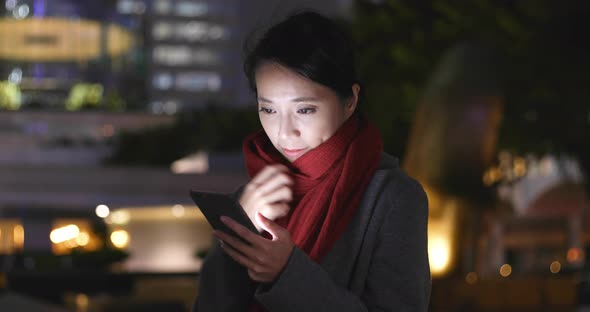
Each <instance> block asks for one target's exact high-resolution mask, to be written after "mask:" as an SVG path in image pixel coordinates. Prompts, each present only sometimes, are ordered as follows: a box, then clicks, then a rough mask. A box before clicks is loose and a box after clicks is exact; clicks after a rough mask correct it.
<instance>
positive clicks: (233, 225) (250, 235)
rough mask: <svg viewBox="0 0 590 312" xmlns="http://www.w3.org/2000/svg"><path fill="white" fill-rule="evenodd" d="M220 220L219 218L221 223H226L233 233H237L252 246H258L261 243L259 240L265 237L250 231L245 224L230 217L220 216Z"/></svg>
mask: <svg viewBox="0 0 590 312" xmlns="http://www.w3.org/2000/svg"><path fill="white" fill-rule="evenodd" d="M220 220H221V222H223V224H225V225H227V227H229V228H230V229H231V230H232V231H234V233H235V234H236V235H238V236H239V237H240V238H242V239H244V240H245V241H246V242H248V243H250V244H251V245H253V246H260V245H261V241H260V240H264V239H265V238H263V237H262V236H260V235H258V234H255V233H254V232H252V231H251V230H249V229H248V228H246V227H245V226H243V225H241V224H239V223H238V222H236V221H234V220H233V219H232V218H230V217H226V216H222V217H221V218H220Z"/></svg>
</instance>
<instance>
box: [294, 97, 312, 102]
mask: <svg viewBox="0 0 590 312" xmlns="http://www.w3.org/2000/svg"><path fill="white" fill-rule="evenodd" d="M291 101H292V102H317V101H319V99H318V98H317V97H313V96H305V97H298V98H294V99H293V100H291Z"/></svg>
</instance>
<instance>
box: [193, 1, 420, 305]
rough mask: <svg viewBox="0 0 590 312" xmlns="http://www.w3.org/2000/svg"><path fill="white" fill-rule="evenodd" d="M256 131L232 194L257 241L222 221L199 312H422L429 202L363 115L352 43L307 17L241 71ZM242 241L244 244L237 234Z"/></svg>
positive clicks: (267, 41)
mask: <svg viewBox="0 0 590 312" xmlns="http://www.w3.org/2000/svg"><path fill="white" fill-rule="evenodd" d="M244 67H245V72H246V75H247V77H248V79H249V82H250V85H251V87H252V89H253V90H254V91H255V93H256V96H257V99H258V110H259V117H260V122H261V124H262V128H263V129H262V130H260V131H258V132H256V133H254V134H252V135H250V136H249V137H247V138H246V139H245V141H244V146H243V149H244V154H245V159H246V166H247V169H248V173H249V175H250V176H251V177H252V179H251V180H250V182H249V183H248V184H246V185H245V186H244V187H243V188H242V189H241V190H240V191H238V192H237V193H236V194H235V195H236V198H237V199H239V202H240V204H241V205H242V207H243V209H244V210H245V211H246V213H247V214H248V216H249V217H250V219H251V220H252V222H253V223H254V224H255V225H256V226H257V228H258V230H259V231H261V233H262V234H263V235H257V234H255V233H253V232H249V230H247V229H246V228H245V227H243V226H241V225H239V224H237V223H236V222H233V220H231V219H228V218H222V221H223V222H224V223H225V224H226V225H227V226H228V227H229V228H231V229H232V230H233V231H234V232H235V233H236V236H232V235H230V234H228V233H222V232H219V231H216V232H215V236H216V237H217V238H218V239H219V240H220V242H221V243H220V244H219V246H215V247H214V248H213V250H212V251H211V252H210V254H209V256H208V257H207V259H206V261H205V263H204V265H203V268H202V271H201V276H200V293H199V297H198V300H197V303H196V305H195V308H196V309H197V310H198V311H200V312H203V311H426V310H427V307H428V301H429V295H430V271H429V268H428V256H427V246H426V245H427V238H426V224H427V214H428V211H427V210H428V208H427V201H426V197H425V194H424V192H423V190H422V187H421V186H420V185H419V184H418V183H417V182H416V181H414V180H413V179H411V178H409V177H408V176H406V175H405V174H404V173H403V172H402V171H401V170H400V168H399V167H398V165H397V160H396V159H395V158H393V157H392V156H389V155H387V154H385V153H383V152H382V142H381V138H380V135H379V132H378V131H377V129H376V128H375V127H374V126H373V125H371V124H370V123H368V122H367V120H366V119H365V118H364V117H363V116H362V114H360V113H359V112H358V108H357V106H358V104H359V99H360V95H361V87H360V84H359V82H358V80H357V77H356V72H355V69H354V61H353V53H352V47H351V45H350V40H348V38H347V36H346V35H345V34H344V33H343V32H342V31H341V30H340V29H339V28H338V27H337V25H336V24H335V23H334V22H332V21H330V20H328V19H326V18H325V17H323V16H321V15H319V14H316V13H311V12H303V13H299V14H296V15H293V16H291V17H289V18H287V19H286V20H285V21H283V22H281V23H279V24H277V25H275V26H274V27H272V28H271V29H269V30H268V32H267V33H266V34H265V35H264V36H263V37H262V39H261V40H260V41H259V42H258V43H257V45H256V46H255V47H254V49H253V50H252V51H251V52H250V54H249V56H248V57H247V59H246V62H245V66H244ZM237 236H239V237H237Z"/></svg>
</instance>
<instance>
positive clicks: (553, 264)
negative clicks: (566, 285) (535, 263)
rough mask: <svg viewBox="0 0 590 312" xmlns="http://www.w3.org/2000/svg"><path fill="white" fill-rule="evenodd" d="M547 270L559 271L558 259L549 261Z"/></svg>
mask: <svg viewBox="0 0 590 312" xmlns="http://www.w3.org/2000/svg"><path fill="white" fill-rule="evenodd" d="M549 270H550V271H551V273H553V274H555V273H559V271H561V263H559V261H553V262H551V265H550V266H549Z"/></svg>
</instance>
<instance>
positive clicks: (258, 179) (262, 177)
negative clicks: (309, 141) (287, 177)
mask: <svg viewBox="0 0 590 312" xmlns="http://www.w3.org/2000/svg"><path fill="white" fill-rule="evenodd" d="M287 170H288V169H287V167H285V166H283V165H279V164H277V165H272V166H266V167H264V168H263V169H262V170H261V171H260V172H259V173H258V174H257V175H256V176H255V177H254V178H253V179H252V180H251V181H250V183H249V184H253V185H262V184H264V183H265V182H266V181H267V180H268V179H270V178H271V177H272V176H274V175H275V174H277V173H279V172H286V171H287Z"/></svg>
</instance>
